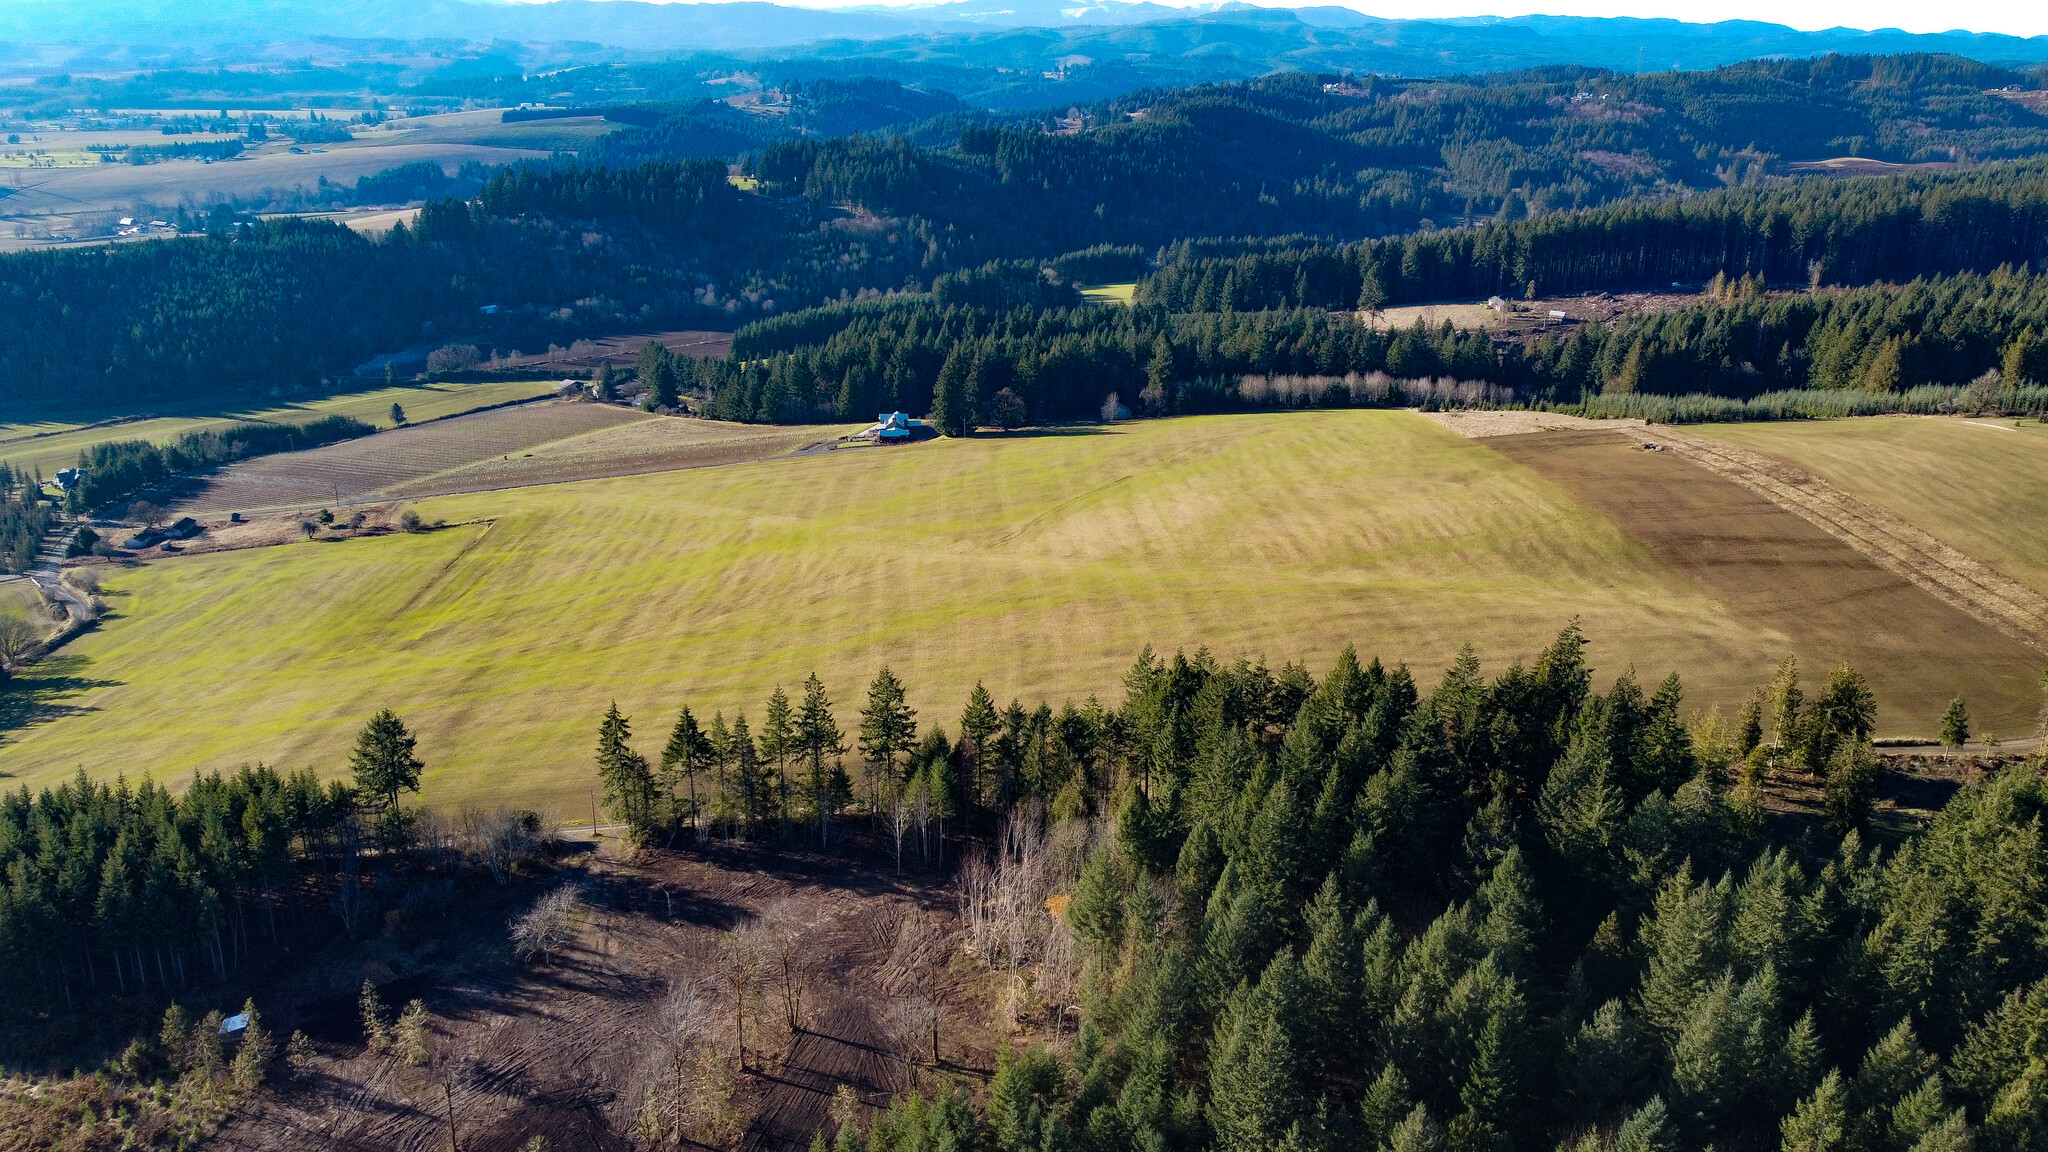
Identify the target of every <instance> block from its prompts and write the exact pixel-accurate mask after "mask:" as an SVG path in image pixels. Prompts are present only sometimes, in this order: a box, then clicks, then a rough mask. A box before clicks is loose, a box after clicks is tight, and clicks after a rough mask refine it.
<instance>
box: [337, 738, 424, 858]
mask: <svg viewBox="0 0 2048 1152" xmlns="http://www.w3.org/2000/svg"><path fill="white" fill-rule="evenodd" d="M418 743H419V741H418V739H417V738H416V737H414V736H413V734H412V733H410V732H408V731H406V729H405V723H404V722H403V721H401V720H400V719H399V718H398V714H397V713H395V712H393V711H392V710H391V709H389V708H385V709H382V710H380V711H379V712H378V713H377V714H376V715H375V716H372V717H371V718H370V722H369V723H368V724H365V725H364V726H363V730H362V731H361V732H359V733H357V735H356V746H355V750H354V751H352V752H351V753H349V758H348V762H349V770H350V771H351V772H353V773H354V775H355V781H356V790H357V791H358V792H360V793H361V794H362V795H363V796H365V797H370V798H374V799H375V801H376V803H377V808H378V812H379V817H380V819H379V823H380V826H381V827H382V828H383V830H384V833H385V836H386V838H387V839H391V838H394V837H396V836H397V835H398V834H399V832H400V830H401V828H402V823H401V822H402V819H403V816H402V813H401V812H400V810H399V807H398V797H399V794H400V793H401V792H417V791H419V790H420V770H421V769H423V768H424V767H426V766H425V765H424V764H421V763H420V759H419V757H418V756H417V755H415V754H414V751H413V749H414V748H415V746H416V745H417V744H418Z"/></svg>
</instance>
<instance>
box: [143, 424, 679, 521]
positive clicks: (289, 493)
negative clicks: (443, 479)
mask: <svg viewBox="0 0 2048 1152" xmlns="http://www.w3.org/2000/svg"><path fill="white" fill-rule="evenodd" d="M651 419H654V417H650V416H647V415H645V414H643V413H639V412H634V411H632V410H631V409H626V408H618V407H614V406H612V405H609V404H568V403H558V402H548V401H543V402H541V403H537V404H526V405H521V406H519V407H516V408H501V409H497V410H495V411H491V412H478V413H475V414H472V415H469V416H459V417H456V418H454V419H450V420H438V421H435V422H434V423H431V424H420V425H414V426H411V427H406V428H395V429H392V430H391V431H388V432H382V433H379V434H377V435H375V436H367V437H364V438H362V439H360V440H350V441H347V442H345V443H341V444H331V445H328V446H327V447H325V448H314V449H310V450H308V451H305V452H286V453H280V454H279V455H276V456H264V457H260V458H258V459H255V460H250V461H247V462H244V463H241V464H235V465H231V466H229V467H227V468H224V469H222V470H221V471H219V472H217V473H215V474H213V475H210V476H206V477H201V478H199V479H197V480H196V481H194V482H193V484H192V486H191V489H190V491H188V492H185V493H183V494H181V495H180V496H179V497H178V498H177V500H176V501H175V507H176V508H178V509H179V510H180V511H190V512H195V513H201V514H204V513H214V512H227V511H232V510H241V511H247V510H251V509H264V508H283V507H294V506H304V505H315V504H329V503H332V504H349V503H357V502H361V501H365V500H370V499H375V498H376V497H377V496H378V494H379V493H382V492H383V491H384V490H385V489H387V488H392V487H395V486H398V485H403V484H407V483H411V482H417V481H419V480H421V479H423V478H425V477H428V476H432V475H434V474H436V473H440V472H445V471H448V470H450V469H454V468H461V467H463V466H464V465H469V464H474V463H476V462H477V461H479V460H483V459H486V458H488V457H492V456H504V455H509V454H511V453H514V452H518V453H525V452H528V451H530V450H532V449H534V448H536V447H538V446H540V445H542V444H546V443H548V442H549V441H552V440H560V439H562V438H564V437H568V436H575V435H579V434H581V433H585V432H590V431H593V430H596V429H599V428H612V427H617V426H619V425H621V424H632V423H636V422H639V421H643V420H651Z"/></svg>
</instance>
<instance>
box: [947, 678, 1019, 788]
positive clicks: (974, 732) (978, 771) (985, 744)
mask: <svg viewBox="0 0 2048 1152" xmlns="http://www.w3.org/2000/svg"><path fill="white" fill-rule="evenodd" d="M1002 726H1003V719H1002V717H1001V716H1000V715H998V714H997V713H996V702H995V698H994V697H993V696H990V695H989V694H988V689H987V688H984V687H982V684H981V681H979V680H977V681H975V682H974V690H973V691H972V692H970V693H968V694H967V707H966V708H965V709H964V710H962V711H961V713H960V743H959V745H958V746H957V747H958V749H959V751H960V753H961V758H962V763H963V764H964V765H965V766H966V768H967V773H968V774H967V780H966V789H965V795H966V797H967V811H966V813H964V815H966V816H967V817H968V818H970V819H972V818H973V816H974V813H975V811H976V810H978V809H979V808H980V807H981V806H982V805H984V804H988V803H994V804H997V805H999V806H1000V805H1001V804H1003V803H1004V802H1005V801H1006V800H1007V799H1008V798H1007V797H1003V796H991V795H989V794H988V767H989V760H990V758H991V753H992V752H993V751H994V750H993V749H992V748H991V747H990V746H989V742H990V740H991V739H993V738H994V736H995V734H996V733H997V732H998V731H1000V730H1001V729H1002Z"/></svg>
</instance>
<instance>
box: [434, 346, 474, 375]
mask: <svg viewBox="0 0 2048 1152" xmlns="http://www.w3.org/2000/svg"><path fill="white" fill-rule="evenodd" d="M483 358H484V355H483V353H482V352H480V351H478V350H477V346H476V345H474V344H444V345H442V346H441V347H439V348H436V349H434V350H433V351H432V352H429V353H427V371H428V372H466V371H468V370H469V369H471V368H474V367H476V366H477V365H478V364H480V363H482V362H483Z"/></svg>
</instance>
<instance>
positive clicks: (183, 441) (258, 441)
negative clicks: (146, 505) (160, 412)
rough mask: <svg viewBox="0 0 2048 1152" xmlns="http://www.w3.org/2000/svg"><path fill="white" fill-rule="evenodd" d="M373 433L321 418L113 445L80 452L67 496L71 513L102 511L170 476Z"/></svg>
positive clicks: (351, 421)
mask: <svg viewBox="0 0 2048 1152" xmlns="http://www.w3.org/2000/svg"><path fill="white" fill-rule="evenodd" d="M376 430H377V429H376V428H375V427H373V426H371V425H369V424H365V423H363V422H362V421H360V420H357V419H355V418H354V417H351V416H338V415H337V416H322V417H321V418H320V419H318V420H309V421H307V422H306V423H304V424H271V423H267V422H264V421H248V422H244V423H239V424H230V425H228V426H227V427H226V428H221V429H207V430H205V431H202V432H187V433H185V434H184V435H182V436H179V437H178V438H177V439H176V440H173V441H170V442H169V443H166V444H152V443H151V442H149V441H147V440H112V441H108V442H105V443H101V444H95V445H93V446H92V447H90V448H84V449H80V450H79V453H78V469H79V473H80V475H79V479H78V482H77V483H76V484H74V485H73V486H72V487H71V490H70V491H69V492H68V493H67V494H66V497H65V499H66V501H67V502H68V503H69V505H70V507H71V510H72V511H73V512H86V511H89V510H91V509H94V508H101V507H105V506H106V505H109V504H112V503H114V502H116V501H118V500H122V499H125V498H127V497H129V496H133V495H134V494H135V493H137V492H140V491H142V490H143V489H145V488H148V487H150V486H151V485H154V484H160V483H162V482H163V481H165V480H168V479H170V478H171V477H173V476H180V475H184V474H187V473H192V472H199V471H204V470H205V469H208V468H214V467H218V466H219V465H221V464H225V463H228V462H230V461H234V460H241V459H246V458H247V457H250V456H265V455H269V454H271V453H274V452H296V451H299V450H300V449H303V448H317V447H319V446H320V445H322V444H333V443H336V442H338V441H342V440H350V439H353V438H355V437H357V436H367V435H369V434H370V433H372V432H375V431H376Z"/></svg>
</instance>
